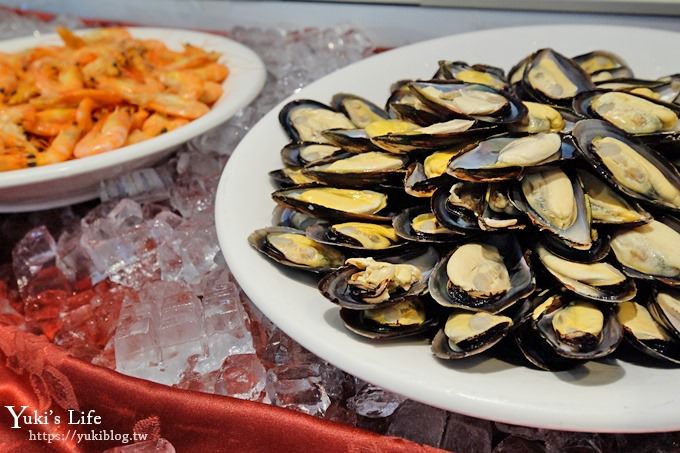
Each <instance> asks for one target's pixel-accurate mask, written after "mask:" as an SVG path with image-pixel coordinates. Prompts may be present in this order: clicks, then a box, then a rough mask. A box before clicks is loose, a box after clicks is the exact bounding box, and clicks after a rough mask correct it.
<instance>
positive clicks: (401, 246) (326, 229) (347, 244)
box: [305, 222, 413, 255]
mask: <svg viewBox="0 0 680 453" xmlns="http://www.w3.org/2000/svg"><path fill="white" fill-rule="evenodd" d="M332 226H333V225H332V224H330V223H327V222H318V223H315V224H314V225H311V226H310V227H309V228H307V229H306V230H305V234H307V237H308V238H310V239H313V240H314V241H316V242H319V243H321V244H329V245H333V246H335V247H339V248H342V249H349V250H352V251H353V252H355V253H360V254H362V255H364V254H369V253H372V254H384V253H391V254H394V253H396V252H397V251H403V250H405V249H407V248H408V247H412V246H413V245H412V244H411V243H409V242H408V241H405V240H403V239H402V238H401V237H399V240H397V241H396V242H394V243H392V244H391V245H390V246H389V247H385V248H378V249H376V248H366V247H364V246H363V245H362V244H361V243H360V242H359V241H357V240H356V239H354V238H352V237H348V236H345V235H343V234H339V233H337V232H336V231H334V230H333V229H332ZM382 226H387V225H382Z"/></svg>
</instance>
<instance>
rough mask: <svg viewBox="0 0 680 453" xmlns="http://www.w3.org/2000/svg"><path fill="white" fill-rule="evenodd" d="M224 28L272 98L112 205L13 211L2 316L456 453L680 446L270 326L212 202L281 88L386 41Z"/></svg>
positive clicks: (131, 178)
mask: <svg viewBox="0 0 680 453" xmlns="http://www.w3.org/2000/svg"><path fill="white" fill-rule="evenodd" d="M55 22H58V23H61V24H66V25H69V26H71V27H76V28H77V27H80V26H81V25H82V24H81V23H80V22H79V21H78V20H77V19H73V18H68V17H57V18H55V19H54V20H53V21H50V22H45V21H38V20H35V19H31V18H27V17H22V16H19V15H15V14H13V13H10V12H6V11H0V39H5V38H10V37H16V36H22V35H27V34H31V33H33V32H34V31H36V30H39V31H50V30H51V29H53V27H54V25H55ZM226 31H227V32H228V34H229V36H230V37H231V38H233V39H235V40H237V41H240V42H243V43H244V44H246V45H248V46H250V47H251V48H252V49H254V50H255V51H256V52H258V53H259V54H260V56H261V57H262V58H263V60H264V61H265V63H266V65H267V68H268V80H267V84H266V86H265V88H264V91H263V92H262V94H261V95H260V96H259V97H258V98H257V100H256V101H255V102H254V103H253V104H252V105H250V106H249V107H247V108H245V109H244V110H242V111H241V112H239V113H238V114H237V115H236V116H235V117H234V118H233V119H232V120H230V121H229V122H227V123H225V124H224V125H222V126H220V127H218V128H216V129H214V130H213V131H211V132H209V133H207V134H205V135H203V136H200V137H198V138H196V139H194V140H192V141H191V142H190V143H188V144H187V145H186V146H184V147H183V148H182V149H181V150H179V152H178V153H177V154H176V155H175V156H174V157H172V158H171V159H169V160H168V161H167V162H164V163H162V164H161V165H159V166H157V167H154V168H147V169H143V170H140V171H136V172H134V173H131V174H128V175H125V176H123V177H121V178H117V179H115V180H110V181H106V182H104V183H102V185H101V189H100V200H97V201H95V202H89V203H84V204H81V205H77V206H73V207H69V208H63V209H57V210H51V211H43V212H35V213H31V214H13V215H2V216H0V238H1V243H2V247H1V248H0V263H1V264H0V323H3V324H13V325H17V326H19V327H20V328H22V329H24V330H27V331H31V332H34V333H36V334H43V335H45V336H47V337H48V338H49V339H50V340H51V341H53V342H54V343H56V344H57V345H59V346H61V347H62V348H65V349H67V350H68V351H70V353H71V354H73V355H74V356H76V357H79V358H81V359H83V360H86V361H89V362H92V363H94V364H96V365H99V366H104V367H108V368H112V369H115V370H117V371H119V372H121V373H123V374H127V375H130V376H136V377H140V378H144V379H148V380H150V381H155V382H159V383H162V384H166V385H171V386H175V387H179V388H182V389H189V390H195V391H201V392H209V393H216V394H220V395H228V396H232V397H236V398H241V399H248V400H253V401H260V402H263V403H267V404H274V405H276V406H280V407H285V408H289V409H292V410H297V411H301V412H304V413H307V414H310V415H313V416H316V417H322V418H326V419H330V420H334V421H338V422H341V423H346V424H350V425H353V426H359V427H362V428H365V429H369V430H373V431H376V432H380V433H385V434H388V435H394V436H401V437H405V438H408V439H411V440H414V441H416V442H421V443H425V444H429V445H432V446H437V447H440V448H443V449H447V450H452V451H456V452H458V453H468V452H470V453H472V452H474V453H484V452H491V451H493V452H496V453H499V452H506V453H507V452H526V451H532V452H533V451H535V452H542V451H547V452H614V451H636V452H652V451H653V452H662V451H669V452H670V451H680V436H679V435H678V433H667V434H655V435H599V434H587V433H563V432H557V431H548V430H540V429H532V428H524V427H519V426H512V425H505V424H500V423H492V422H488V421H484V420H478V419H474V418H470V417H465V416H461V415H457V414H454V413H451V412H446V411H443V410H440V409H436V408H432V407H429V406H426V405H423V404H420V403H417V402H415V401H411V400H407V399H405V398H403V397H401V396H399V395H396V394H393V393H390V392H388V391H385V390H383V389H381V388H379V387H376V386H374V385H372V384H369V383H366V382H363V381H361V380H359V379H357V378H355V377H353V376H350V375H348V374H346V373H344V372H342V371H341V370H339V369H337V368H335V367H334V366H332V365H330V364H329V363H327V362H325V361H323V360H322V359H320V358H318V357H316V356H314V355H313V354H311V353H309V352H308V351H306V350H305V349H303V348H302V347H301V346H300V345H298V344H296V343H295V342H294V341H293V340H291V339H290V338H289V337H288V336H287V335H286V334H285V333H284V332H282V331H281V330H279V329H278V328H277V327H276V326H274V325H273V324H272V323H271V322H269V321H268V320H267V319H266V318H265V317H264V316H263V315H262V314H261V313H260V312H259V311H258V310H257V308H256V307H255V306H254V305H253V304H252V303H251V302H250V301H249V300H248V298H247V296H246V295H245V294H243V292H241V290H240V288H239V286H238V283H237V282H235V281H234V280H233V277H232V276H231V274H230V272H229V269H228V268H227V266H226V264H225V262H224V259H223V258H222V255H221V253H220V251H219V248H218V243H217V237H216V234H215V225H214V220H213V199H214V194H215V190H216V188H217V182H218V179H219V176H220V174H221V171H222V168H223V166H224V165H225V164H226V161H227V160H228V159H229V155H230V154H231V152H232V151H233V149H234V147H235V146H236V144H237V143H238V142H239V141H240V140H241V138H242V137H243V136H244V135H245V134H246V133H247V132H248V130H249V129H250V127H252V126H253V125H254V124H255V123H256V122H257V120H258V119H259V118H260V117H261V116H263V115H264V114H265V113H266V112H267V111H268V110H269V109H271V108H272V107H273V106H274V105H275V104H277V103H278V102H279V101H280V100H281V99H283V98H285V97H286V96H288V95H289V94H291V93H293V92H295V91H297V90H299V89H300V88H301V87H303V86H305V85H306V84H308V83H309V82H311V81H313V80H315V79H317V78H319V77H321V76H323V75H325V74H327V73H329V72H331V71H333V70H335V69H337V68H340V67H342V66H344V65H346V64H348V63H351V62H353V61H356V60H359V59H361V58H363V57H365V56H367V55H369V54H371V53H372V52H373V48H372V45H371V43H370V42H368V41H367V39H366V38H365V37H364V36H363V35H362V33H361V32H360V31H357V30H353V29H351V28H349V27H337V28H332V29H323V30H320V29H305V30H298V31H285V30H279V29H247V28H236V29H231V30H226ZM274 44H275V45H274ZM272 152H278V150H272ZM244 240H245V238H244Z"/></svg>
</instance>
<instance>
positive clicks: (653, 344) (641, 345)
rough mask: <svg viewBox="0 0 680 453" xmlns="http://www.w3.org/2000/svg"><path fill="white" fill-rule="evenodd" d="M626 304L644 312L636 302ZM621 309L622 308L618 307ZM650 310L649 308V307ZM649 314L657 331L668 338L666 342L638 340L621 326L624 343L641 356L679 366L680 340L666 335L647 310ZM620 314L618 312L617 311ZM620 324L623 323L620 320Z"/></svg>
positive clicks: (642, 307)
mask: <svg viewBox="0 0 680 453" xmlns="http://www.w3.org/2000/svg"><path fill="white" fill-rule="evenodd" d="M627 303H628V304H631V303H632V304H635V306H636V307H637V309H638V310H640V309H642V310H646V309H647V308H645V307H644V306H642V305H640V304H637V303H636V302H627ZM620 308H621V309H622V308H623V306H621V307H620ZM650 308H651V307H650ZM648 311H649V313H650V314H651V315H652V319H654V320H655V321H656V322H657V323H658V324H659V330H660V331H661V332H663V334H664V335H665V336H667V337H668V339H667V340H662V339H649V338H645V339H643V338H638V336H637V335H635V333H634V332H633V330H632V329H631V328H630V327H628V326H626V325H625V324H623V332H624V337H625V339H626V342H628V344H630V345H631V346H633V347H634V348H635V349H637V350H638V351H640V352H642V353H643V354H646V355H648V356H650V357H653V358H655V359H657V360H661V361H665V362H670V363H673V364H676V365H680V339H678V338H676V337H673V336H671V335H670V334H669V333H668V330H667V329H666V327H665V326H664V325H663V324H662V323H660V322H658V320H656V319H655V317H654V314H653V313H654V312H653V311H652V310H651V309H650V310H648ZM619 313H620V311H619ZM621 322H622V323H624V322H625V321H623V320H621Z"/></svg>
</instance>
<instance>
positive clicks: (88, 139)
mask: <svg viewBox="0 0 680 453" xmlns="http://www.w3.org/2000/svg"><path fill="white" fill-rule="evenodd" d="M131 126H132V116H131V115H130V112H129V111H128V110H127V109H121V108H117V109H116V110H114V112H113V113H111V114H110V115H107V116H105V117H102V118H101V119H100V120H99V121H98V122H97V124H95V125H94V127H93V128H92V129H91V130H90V131H89V132H88V133H87V134H86V135H85V136H84V137H83V138H82V139H80V141H79V142H78V144H77V145H76V146H75V149H74V151H73V154H74V156H75V157H78V158H80V157H85V156H92V155H95V154H100V153H104V152H107V151H111V150H112V149H116V148H120V147H121V146H123V145H124V144H125V141H126V139H127V136H128V134H129V132H130V127H131Z"/></svg>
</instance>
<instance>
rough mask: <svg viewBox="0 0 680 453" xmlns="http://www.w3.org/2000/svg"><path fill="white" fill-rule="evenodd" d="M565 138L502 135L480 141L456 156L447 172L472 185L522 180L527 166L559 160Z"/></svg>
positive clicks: (541, 135)
mask: <svg viewBox="0 0 680 453" xmlns="http://www.w3.org/2000/svg"><path fill="white" fill-rule="evenodd" d="M561 154H562V138H561V137H560V135H559V134H556V133H539V134H531V135H522V136H516V135H507V134H502V135H498V136H495V137H491V138H489V139H487V140H484V141H482V142H479V143H478V144H477V145H476V146H475V147H474V148H471V149H469V150H467V151H465V152H464V153H463V154H461V155H459V156H457V157H455V158H454V159H452V160H451V162H450V163H449V166H448V168H447V170H446V171H447V173H448V174H450V175H451V176H454V177H455V178H458V179H463V180H467V181H472V182H480V181H485V182H491V181H503V180H511V179H519V178H520V177H521V175H522V173H523V172H524V169H525V168H527V167H535V166H540V165H545V164H547V163H550V162H554V161H556V160H558V159H560V157H561Z"/></svg>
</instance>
